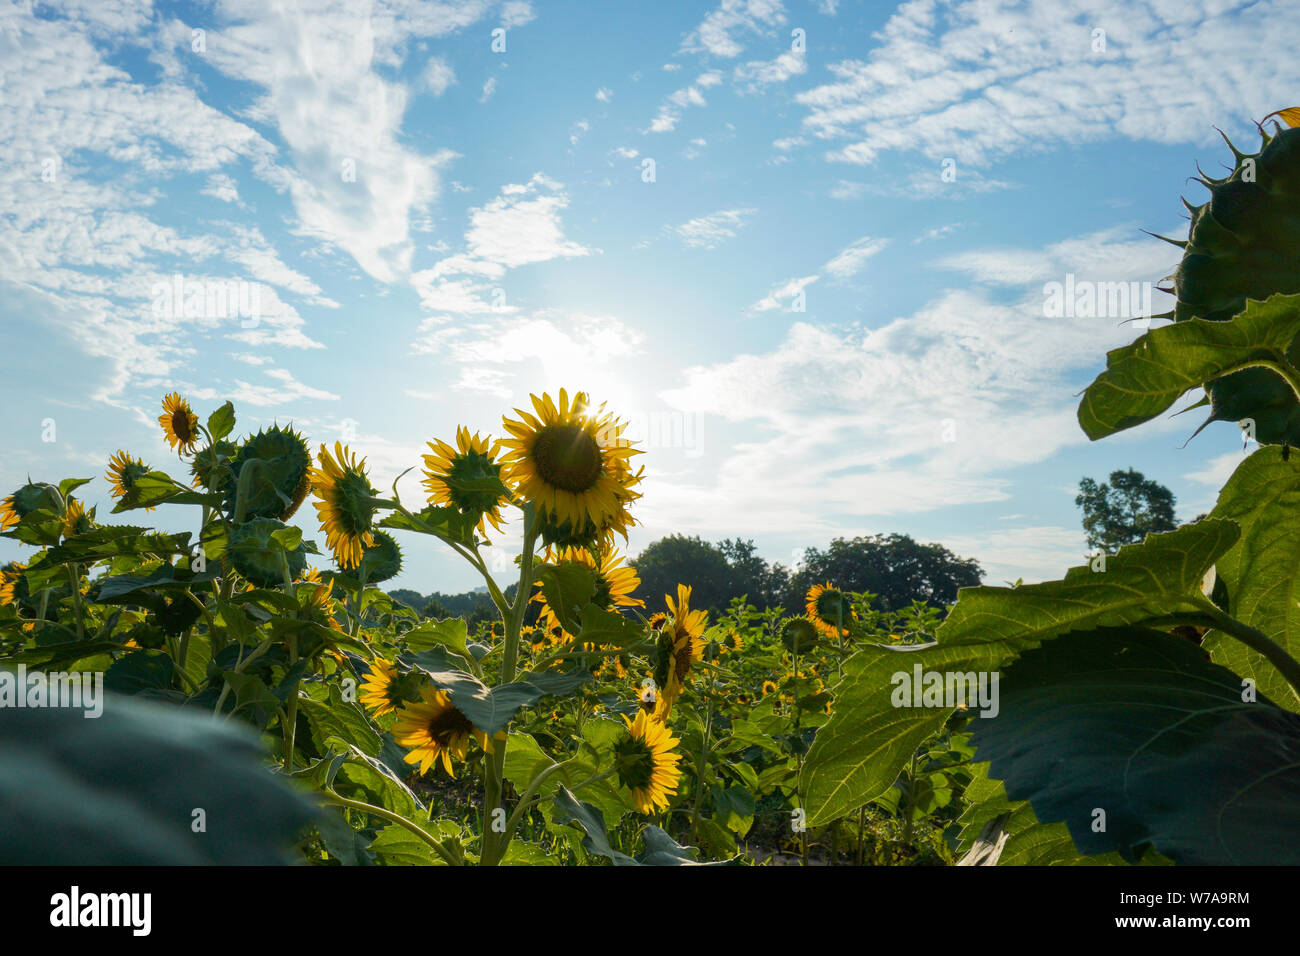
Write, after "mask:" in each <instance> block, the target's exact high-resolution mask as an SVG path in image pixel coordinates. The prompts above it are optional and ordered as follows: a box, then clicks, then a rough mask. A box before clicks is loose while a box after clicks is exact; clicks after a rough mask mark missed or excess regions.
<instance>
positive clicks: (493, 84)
mask: <svg viewBox="0 0 1300 956" xmlns="http://www.w3.org/2000/svg"><path fill="white" fill-rule="evenodd" d="M496 91H497V78H496V77H495V76H489V77H488V78H487V80H486V81H485V82H484V83H483V92H482V93H480V94H479V98H478V101H479V102H480V103H486V102H487V101H488V100H490V99H492V94H493V93H495V92H496Z"/></svg>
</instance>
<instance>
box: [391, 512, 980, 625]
mask: <svg viewBox="0 0 1300 956" xmlns="http://www.w3.org/2000/svg"><path fill="white" fill-rule="evenodd" d="M630 563H631V564H632V565H633V566H634V567H635V568H636V570H637V574H638V575H640V577H641V586H640V587H639V588H638V589H637V592H636V596H637V597H639V598H641V599H642V600H644V601H645V602H646V605H647V607H648V608H649V609H650V610H651V611H655V610H662V606H663V596H664V595H665V594H675V593H676V588H677V584H678V582H682V583H685V584H690V585H691V587H692V595H691V598H692V600H691V604H692V606H693V607H698V608H704V609H706V610H711V611H720V610H724V609H725V608H726V607H727V606H728V605H729V604H730V603H731V601H732V599H733V598H737V597H741V596H742V595H744V596H747V597H748V599H749V603H751V604H753V605H755V606H756V607H759V608H769V607H780V608H783V609H784V610H785V611H786V612H788V613H791V614H798V613H801V612H802V611H803V607H804V595H805V594H806V593H807V591H808V589H809V588H810V587H812V586H813V585H814V584H823V583H825V582H827V581H830V582H831V583H833V584H835V585H836V586H837V587H839V588H842V589H844V590H846V591H870V592H871V593H873V594H875V595H877V600H876V606H877V607H879V608H881V609H884V610H890V609H897V608H902V607H906V606H908V605H909V604H911V603H912V601H914V600H919V601H925V602H926V603H928V604H932V605H935V606H942V605H946V604H950V603H952V602H953V601H954V600H956V598H957V589H958V588H961V587H968V586H972V585H976V584H979V582H980V578H981V577H982V576H983V573H984V572H983V570H982V569H981V568H980V566H979V564H978V562H976V561H975V560H973V559H970V558H961V557H958V556H957V555H955V554H953V553H952V552H951V551H949V550H948V549H947V548H945V547H943V546H942V545H939V544H921V543H920V542H918V541H915V540H914V539H913V538H912V537H911V536H910V535H905V534H888V535H867V536H863V537H857V538H836V539H834V540H833V541H832V542H831V543H830V544H829V545H828V546H827V547H826V549H825V550H822V549H819V548H808V549H807V550H806V551H804V553H803V556H802V560H801V561H800V562H799V565H798V567H797V569H794V570H792V569H791V568H788V567H786V566H785V565H783V564H780V563H769V562H767V561H766V560H765V559H764V558H762V557H760V556H759V555H758V554H757V553H756V548H755V545H754V542H753V541H743V540H740V539H731V538H728V539H726V540H723V541H719V542H717V543H711V542H708V541H705V540H703V539H702V538H700V537H698V536H693V537H687V536H685V535H679V534H675V535H670V536H669V537H666V538H660V539H659V540H658V541H655V542H654V543H653V544H651V545H649V546H648V547H646V549H645V550H644V551H642V552H641V553H640V554H639V555H637V556H636V558H635V559H633V560H632V561H631V562H630ZM513 590H514V588H513V586H511V588H509V589H508V590H507V594H506V596H507V597H513ZM389 593H390V594H391V595H392V596H393V597H394V598H396V599H397V600H399V601H401V602H402V603H404V604H406V605H407V606H408V607H410V608H413V609H414V610H416V611H419V612H420V613H421V614H422V615H424V616H426V617H439V618H442V617H463V618H465V619H466V620H467V621H469V622H470V623H471V624H473V623H475V622H476V621H479V620H494V619H495V617H496V611H495V609H494V608H493V607H492V601H491V599H490V598H489V597H488V595H487V592H486V590H477V591H469V592H466V593H463V594H442V593H441V592H434V593H433V594H428V595H424V594H420V593H419V592H418V591H412V590H409V589H405V588H399V589H396V590H393V591H390V592H389Z"/></svg>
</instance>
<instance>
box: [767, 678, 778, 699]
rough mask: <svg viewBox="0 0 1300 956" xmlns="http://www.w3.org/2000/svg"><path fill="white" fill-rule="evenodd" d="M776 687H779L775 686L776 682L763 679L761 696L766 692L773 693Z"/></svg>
mask: <svg viewBox="0 0 1300 956" xmlns="http://www.w3.org/2000/svg"><path fill="white" fill-rule="evenodd" d="M778 689H779V688H778V687H777V686H776V683H775V682H774V681H770V680H765V681H763V696H764V697H766V696H767V695H768V694H775V693H776V692H777V690H778Z"/></svg>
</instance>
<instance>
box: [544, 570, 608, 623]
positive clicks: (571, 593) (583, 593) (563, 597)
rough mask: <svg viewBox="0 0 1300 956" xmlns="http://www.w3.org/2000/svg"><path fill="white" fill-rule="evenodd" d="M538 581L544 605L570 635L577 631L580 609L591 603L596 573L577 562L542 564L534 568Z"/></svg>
mask: <svg viewBox="0 0 1300 956" xmlns="http://www.w3.org/2000/svg"><path fill="white" fill-rule="evenodd" d="M537 580H538V581H539V582H540V584H541V586H542V595H543V596H544V597H545V598H546V606H547V607H549V608H550V609H551V613H552V614H554V615H555V616H556V618H557V619H558V620H559V622H560V624H561V625H563V627H564V629H565V630H566V631H568V632H569V633H570V634H573V633H576V632H577V630H578V628H579V626H580V621H581V618H580V617H579V614H580V613H581V609H582V608H584V607H586V606H587V605H589V604H590V603H591V599H592V598H593V597H595V594H596V575H595V574H594V573H593V572H592V570H591V569H590V568H588V567H586V566H584V565H581V564H578V563H577V562H576V561H565V562H563V563H561V564H543V565H541V566H540V567H538V569H537Z"/></svg>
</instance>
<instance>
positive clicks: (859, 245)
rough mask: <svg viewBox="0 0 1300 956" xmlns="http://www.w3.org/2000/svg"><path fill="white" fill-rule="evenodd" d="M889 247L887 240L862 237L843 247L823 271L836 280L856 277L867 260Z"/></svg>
mask: <svg viewBox="0 0 1300 956" xmlns="http://www.w3.org/2000/svg"><path fill="white" fill-rule="evenodd" d="M887 245H889V240H888V239H873V238H872V237H871V236H863V237H862V238H861V239H857V240H855V241H854V242H852V243H850V244H849V245H847V246H846V247H844V248H843V249H842V250H840V252H839V253H838V254H837V255H836V256H835V258H833V259H831V261H830V262H828V263H826V265H825V267H824V268H825V270H826V271H827V272H829V273H830V274H831V275H833V276H835V278H837V279H847V278H848V277H849V276H851V275H856V274H857V273H858V272H860V271H861V270H862V267H863V266H864V265H866V262H867V260H868V259H870V258H871V257H872V256H874V255H876V254H877V253H878V252H880V251H881V250H883V249H884V248H885V247H886V246H887Z"/></svg>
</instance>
